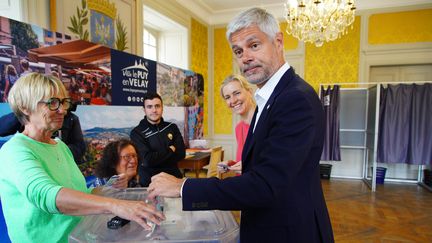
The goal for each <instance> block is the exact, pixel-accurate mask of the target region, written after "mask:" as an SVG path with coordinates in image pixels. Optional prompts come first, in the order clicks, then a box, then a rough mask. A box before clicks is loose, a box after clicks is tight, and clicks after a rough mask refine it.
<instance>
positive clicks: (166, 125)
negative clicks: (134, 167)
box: [130, 117, 185, 187]
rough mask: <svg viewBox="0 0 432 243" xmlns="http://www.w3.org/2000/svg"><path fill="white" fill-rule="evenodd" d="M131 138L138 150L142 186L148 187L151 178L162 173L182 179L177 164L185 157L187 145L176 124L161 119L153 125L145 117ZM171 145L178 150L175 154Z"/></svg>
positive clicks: (133, 130) (131, 134) (133, 131)
mask: <svg viewBox="0 0 432 243" xmlns="http://www.w3.org/2000/svg"><path fill="white" fill-rule="evenodd" d="M130 138H131V140H132V141H133V142H134V143H135V145H136V146H137V148H138V153H139V157H140V161H139V166H138V174H139V182H140V184H141V185H142V186H144V187H147V186H148V185H149V184H150V182H151V177H152V176H154V175H156V174H159V173H160V172H165V173H168V174H171V175H173V176H175V177H178V178H181V177H182V173H181V172H180V170H179V169H178V167H177V162H178V161H180V160H182V159H183V158H184V157H185V145H184V141H183V137H182V135H181V133H180V131H179V129H178V127H177V125H176V124H174V123H170V122H165V121H164V120H163V118H161V121H160V123H159V124H157V125H153V124H151V123H149V122H148V121H147V118H146V117H144V119H142V120H141V121H140V123H139V125H138V126H137V127H135V128H134V129H132V131H131V133H130ZM171 145H173V146H174V147H175V148H176V149H175V152H173V151H172V150H171V149H170V148H169V146H171Z"/></svg>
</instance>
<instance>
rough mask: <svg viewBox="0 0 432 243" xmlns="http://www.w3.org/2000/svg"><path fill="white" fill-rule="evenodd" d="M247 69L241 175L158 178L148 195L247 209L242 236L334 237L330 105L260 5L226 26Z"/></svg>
mask: <svg viewBox="0 0 432 243" xmlns="http://www.w3.org/2000/svg"><path fill="white" fill-rule="evenodd" d="M227 39H228V41H229V44H230V46H231V49H232V51H233V54H234V57H235V59H236V62H237V64H238V66H239V68H240V71H241V72H242V74H243V75H244V76H245V77H246V78H247V80H248V81H249V83H252V84H255V85H256V86H257V88H258V89H257V90H256V92H255V100H256V103H257V109H256V110H255V114H254V117H253V119H252V121H251V123H250V124H251V125H250V128H249V131H248V135H247V138H246V142H245V145H244V147H243V153H242V163H243V164H242V174H241V175H240V176H234V177H231V178H226V179H224V180H219V179H218V178H216V177H213V178H207V179H187V180H186V179H177V178H172V177H171V176H170V175H167V174H164V173H161V174H159V175H156V176H154V177H153V178H152V183H151V184H150V186H149V187H148V191H149V192H150V194H149V198H154V197H156V196H165V197H182V206H183V210H185V211H191V210H214V209H218V210H239V209H240V210H241V224H240V241H241V242H242V243H245V242H246V243H253V242H257V243H261V242H278V243H281V242H285V243H297V242H307V243H332V242H334V238H333V231H332V227H331V222H330V218H329V214H328V211H327V206H326V203H325V199H324V195H323V191H322V188H321V181H320V173H319V172H320V171H319V160H320V157H321V154H322V148H323V143H324V131H325V126H324V110H323V107H322V105H321V102H320V100H319V98H318V96H317V94H316V92H315V90H314V89H313V88H312V87H311V86H310V85H309V84H308V83H307V82H305V81H304V80H303V79H302V78H301V77H300V76H298V75H297V74H295V72H294V69H293V68H292V67H291V66H290V65H289V64H288V63H287V62H286V61H285V58H284V57H285V55H284V41H283V33H282V32H281V31H280V29H279V23H278V21H277V20H276V18H275V17H274V16H273V15H271V14H269V13H268V12H267V11H266V10H264V9H261V8H252V9H249V10H246V11H244V12H242V13H241V14H239V15H238V16H237V17H235V18H234V19H233V20H232V21H231V22H230V24H229V25H228V27H227Z"/></svg>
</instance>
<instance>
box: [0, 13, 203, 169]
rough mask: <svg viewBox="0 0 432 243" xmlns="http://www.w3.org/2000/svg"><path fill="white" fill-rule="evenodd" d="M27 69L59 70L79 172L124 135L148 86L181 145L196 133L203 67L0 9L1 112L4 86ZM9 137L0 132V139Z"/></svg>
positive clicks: (50, 72) (133, 123)
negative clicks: (77, 128) (80, 141)
mask: <svg viewBox="0 0 432 243" xmlns="http://www.w3.org/2000/svg"><path fill="white" fill-rule="evenodd" d="M29 72H39V73H44V74H46V75H54V76H56V77H58V78H60V79H61V81H62V82H63V84H64V85H65V87H66V88H67V90H68V92H69V95H70V97H71V98H72V99H73V101H74V102H75V103H76V104H77V105H78V106H77V109H76V111H73V112H74V113H75V114H76V115H77V116H78V117H79V119H80V123H81V128H82V131H83V135H84V139H85V142H86V144H87V151H86V154H85V156H84V159H83V161H84V163H82V164H80V165H79V166H80V169H81V170H82V172H83V173H84V175H86V176H88V175H91V174H92V170H93V168H94V166H95V164H96V163H97V161H98V159H99V158H100V156H101V152H102V150H103V148H104V147H105V145H106V144H107V143H109V142H110V141H114V140H117V139H119V138H125V137H126V138H128V137H129V133H130V131H131V130H132V128H133V127H135V126H137V125H138V123H139V121H140V120H141V119H143V118H144V111H143V108H142V106H143V96H144V95H145V94H146V93H147V92H158V93H159V94H160V95H161V96H162V99H163V102H164V113H163V117H164V120H166V121H169V122H173V123H175V124H177V126H178V127H179V129H180V131H181V132H182V135H183V138H184V140H185V144H186V145H188V144H189V140H191V139H200V138H202V136H203V116H204V114H203V113H204V112H203V93H204V79H203V77H202V75H200V74H197V73H195V72H193V71H189V70H183V69H179V68H176V67H172V66H169V65H166V64H162V63H157V62H155V61H152V60H148V59H145V58H143V57H139V56H136V55H132V54H129V53H126V52H122V51H117V50H114V49H110V48H108V47H106V46H103V45H101V44H95V43H91V42H87V41H83V40H76V39H74V38H72V37H71V36H68V35H64V34H62V33H58V32H52V31H49V30H46V29H43V28H40V27H38V26H35V25H31V24H26V23H22V22H19V21H15V20H12V19H8V18H4V17H0V116H3V115H5V114H8V113H10V112H11V110H10V108H9V105H8V104H7V97H8V93H9V90H10V89H11V87H12V86H13V85H14V83H15V82H16V81H17V80H18V79H19V77H21V76H23V75H26V74H27V73H29ZM8 139H9V137H0V146H1V145H2V144H3V143H4V142H5V141H7V140H8Z"/></svg>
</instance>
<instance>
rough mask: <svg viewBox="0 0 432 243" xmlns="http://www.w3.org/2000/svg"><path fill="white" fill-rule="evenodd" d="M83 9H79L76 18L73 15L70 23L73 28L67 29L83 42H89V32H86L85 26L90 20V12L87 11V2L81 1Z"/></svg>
mask: <svg viewBox="0 0 432 243" xmlns="http://www.w3.org/2000/svg"><path fill="white" fill-rule="evenodd" d="M81 5H82V8H81V9H80V8H79V7H77V9H76V16H75V15H73V16H71V17H70V21H71V24H72V26H68V27H67V28H68V29H69V30H70V31H71V32H72V33H74V34H76V35H77V37H78V38H79V39H81V40H85V41H88V40H89V32H88V30H84V28H83V26H85V25H86V24H87V23H88V21H89V19H88V10H87V1H86V0H81Z"/></svg>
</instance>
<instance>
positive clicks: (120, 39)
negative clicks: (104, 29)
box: [116, 16, 128, 51]
mask: <svg viewBox="0 0 432 243" xmlns="http://www.w3.org/2000/svg"><path fill="white" fill-rule="evenodd" d="M116 30H117V34H116V49H117V50H119V51H124V50H126V49H127V48H128V47H127V36H126V35H127V31H126V27H125V26H124V24H123V22H122V21H121V19H120V16H117V19H116Z"/></svg>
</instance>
